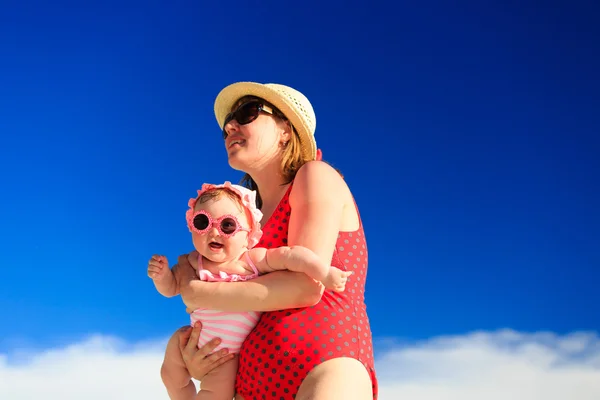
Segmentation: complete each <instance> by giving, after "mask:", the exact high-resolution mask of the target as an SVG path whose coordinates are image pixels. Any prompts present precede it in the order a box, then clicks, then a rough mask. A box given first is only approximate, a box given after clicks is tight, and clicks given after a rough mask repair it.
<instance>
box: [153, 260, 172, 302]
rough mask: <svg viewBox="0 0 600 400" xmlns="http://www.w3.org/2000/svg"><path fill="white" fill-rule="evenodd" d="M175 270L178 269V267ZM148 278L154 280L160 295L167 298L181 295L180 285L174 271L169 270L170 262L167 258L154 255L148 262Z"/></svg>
mask: <svg viewBox="0 0 600 400" xmlns="http://www.w3.org/2000/svg"><path fill="white" fill-rule="evenodd" d="M173 268H177V265H176V266H175V267H173ZM148 276H149V277H150V278H152V282H154V286H155V287H156V290H158V293H160V294H162V295H163V296H165V297H173V296H177V295H178V294H179V285H178V284H177V280H176V279H175V275H174V274H173V271H171V269H170V268H169V261H168V260H167V257H165V256H159V255H153V256H152V258H151V259H150V261H149V262H148Z"/></svg>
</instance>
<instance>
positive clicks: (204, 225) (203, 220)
mask: <svg viewBox="0 0 600 400" xmlns="http://www.w3.org/2000/svg"><path fill="white" fill-rule="evenodd" d="M215 225H216V227H217V230H218V231H219V233H220V234H221V235H222V236H224V237H226V238H229V237H231V236H233V235H235V234H236V233H238V232H239V231H244V232H250V229H247V228H243V227H242V224H240V221H238V219H237V218H236V217H234V216H233V215H223V216H222V217H219V218H218V219H214V218H213V217H212V216H211V215H210V214H209V213H207V212H206V211H204V210H200V211H196V212H195V213H194V215H192V218H190V219H188V227H189V228H190V230H191V231H194V232H196V233H197V234H200V235H203V234H205V233H207V232H208V230H209V229H210V228H212V227H213V226H215Z"/></svg>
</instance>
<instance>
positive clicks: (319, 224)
mask: <svg viewBox="0 0 600 400" xmlns="http://www.w3.org/2000/svg"><path fill="white" fill-rule="evenodd" d="M347 192H348V188H347V187H346V184H345V182H344V180H343V179H342V177H341V176H340V174H339V173H338V172H337V171H336V170H335V169H333V167H331V166H330V165H329V164H327V163H325V162H322V161H310V162H308V163H306V164H304V165H303V166H302V167H301V168H300V170H299V171H298V173H297V174H296V178H295V179H294V187H293V189H292V192H291V194H290V206H291V207H292V214H291V215H290V226H289V229H288V245H289V246H303V247H307V248H309V249H310V250H312V251H313V252H314V253H316V254H317V255H318V256H319V257H320V258H321V260H322V261H323V262H324V263H327V264H329V263H330V262H331V259H332V257H333V252H334V250H335V243H336V242H337V238H338V233H339V231H340V227H341V225H342V215H343V211H344V199H346V198H347V197H348V196H347Z"/></svg>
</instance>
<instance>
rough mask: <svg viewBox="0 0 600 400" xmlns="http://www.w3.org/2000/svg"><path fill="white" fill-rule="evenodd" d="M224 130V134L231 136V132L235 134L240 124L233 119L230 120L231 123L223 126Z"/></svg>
mask: <svg viewBox="0 0 600 400" xmlns="http://www.w3.org/2000/svg"><path fill="white" fill-rule="evenodd" d="M224 129H225V132H227V133H228V134H231V132H236V131H238V130H239V129H240V124H239V123H238V122H237V121H236V120H235V119H232V120H231V121H229V122H228V123H226V124H225V127H224Z"/></svg>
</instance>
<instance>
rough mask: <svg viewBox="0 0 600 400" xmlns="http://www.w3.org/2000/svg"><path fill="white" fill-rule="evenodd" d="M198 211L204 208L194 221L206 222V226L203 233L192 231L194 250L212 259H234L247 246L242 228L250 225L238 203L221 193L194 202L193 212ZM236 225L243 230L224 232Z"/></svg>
mask: <svg viewBox="0 0 600 400" xmlns="http://www.w3.org/2000/svg"><path fill="white" fill-rule="evenodd" d="M198 211H204V212H205V213H206V215H199V216H197V217H196V221H198V222H199V223H201V224H202V223H204V225H205V226H206V225H208V229H207V230H206V231H205V232H203V233H198V232H194V231H192V242H193V243H194V247H195V248H196V250H197V251H198V253H200V254H201V255H202V256H204V257H205V258H207V259H209V260H211V261H213V262H226V261H231V260H233V259H235V258H236V257H238V256H239V255H240V254H241V253H242V252H243V251H245V250H246V249H247V246H248V232H247V231H246V230H248V229H249V228H250V224H249V223H248V217H247V216H246V213H245V212H244V210H243V209H242V208H241V206H240V205H239V204H238V203H236V202H235V201H234V200H232V199H230V198H229V197H227V196H221V197H219V198H217V199H214V200H208V201H207V202H205V203H202V204H199V203H197V204H196V207H195V208H194V212H198ZM208 219H210V221H209V220H208ZM211 222H212V224H211ZM197 227H198V226H197ZM202 227H204V226H202ZM236 228H243V229H245V230H238V231H237V232H235V233H234V234H233V235H228V233H230V232H233V231H235V229H236Z"/></svg>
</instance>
